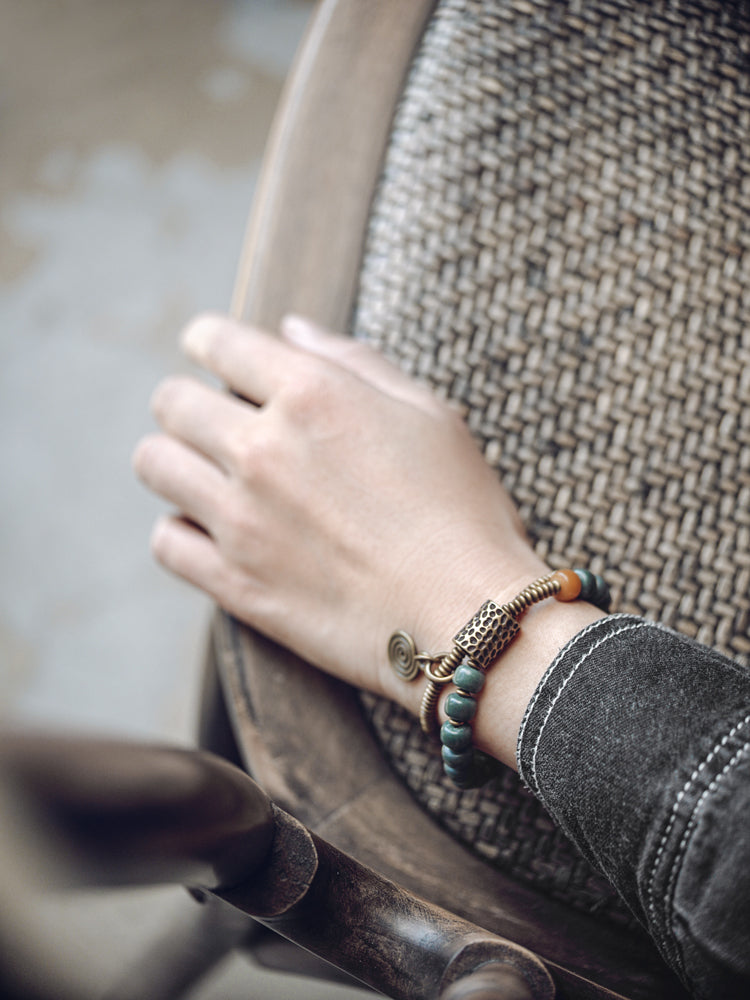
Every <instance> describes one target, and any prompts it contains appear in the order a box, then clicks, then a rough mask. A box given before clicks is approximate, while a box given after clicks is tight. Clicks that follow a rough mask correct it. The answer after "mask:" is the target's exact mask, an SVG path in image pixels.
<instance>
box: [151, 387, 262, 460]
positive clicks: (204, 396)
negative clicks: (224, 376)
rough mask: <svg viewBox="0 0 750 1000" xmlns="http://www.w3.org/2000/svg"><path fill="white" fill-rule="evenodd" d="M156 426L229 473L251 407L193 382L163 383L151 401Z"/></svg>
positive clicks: (245, 431) (247, 425)
mask: <svg viewBox="0 0 750 1000" xmlns="http://www.w3.org/2000/svg"><path fill="white" fill-rule="evenodd" d="M151 409H152V412H153V414H154V416H155V417H156V420H157V421H158V423H159V426H160V427H161V428H162V429H163V430H164V431H166V432H167V434H169V435H171V436H172V437H176V438H179V440H180V441H182V442H184V443H185V444H187V445H189V446H190V447H191V448H193V449H195V450H196V451H199V452H201V453H202V454H203V455H205V456H206V457H207V458H209V459H211V461H213V462H215V463H216V464H217V465H219V466H220V467H221V468H222V469H223V470H224V471H225V472H227V473H229V472H231V470H232V469H233V468H234V466H235V464H236V459H237V456H238V455H239V454H241V451H242V446H243V442H244V441H245V440H246V439H247V436H248V434H249V433H250V429H251V427H250V424H251V420H252V417H253V414H254V412H255V411H254V407H252V406H250V405H249V404H248V403H245V402H243V401H241V400H239V399H236V398H234V397H232V396H229V395H228V394H227V393H225V392H219V391H217V390H216V389H212V388H211V387H210V386H207V385H204V384H203V383H202V382H198V381H196V380H195V379H191V378H185V377H181V376H174V377H170V378H167V379H164V381H163V382H161V383H160V384H159V385H158V386H157V388H156V390H155V392H154V394H153V396H152V397H151Z"/></svg>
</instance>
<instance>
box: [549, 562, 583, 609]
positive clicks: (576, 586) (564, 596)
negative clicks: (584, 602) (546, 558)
mask: <svg viewBox="0 0 750 1000" xmlns="http://www.w3.org/2000/svg"><path fill="white" fill-rule="evenodd" d="M552 579H553V580H559V581H560V589H559V590H558V592H557V593H556V594H555V599H556V600H558V601H574V600H575V599H576V598H577V597H578V595H579V594H580V593H581V580H580V578H579V576H578V574H577V573H576V572H575V571H574V570H572V569H558V570H557V572H556V573H555V574H554V575H553V577H552Z"/></svg>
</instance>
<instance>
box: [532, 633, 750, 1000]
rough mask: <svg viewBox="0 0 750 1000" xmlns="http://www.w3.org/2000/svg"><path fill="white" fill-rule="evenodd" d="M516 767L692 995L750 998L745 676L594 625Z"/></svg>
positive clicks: (547, 689) (697, 652)
mask: <svg viewBox="0 0 750 1000" xmlns="http://www.w3.org/2000/svg"><path fill="white" fill-rule="evenodd" d="M518 764H519V771H520V774H521V777H522V778H523V780H524V782H525V783H526V784H527V786H528V787H529V788H530V789H531V791H532V792H533V793H534V794H535V795H537V796H538V797H539V799H541V801H542V802H543V804H544V805H545V806H546V808H547V809H548V810H549V812H550V813H551V814H552V815H553V817H554V818H555V819H556V820H557V822H558V823H559V824H560V825H561V826H562V828H563V829H564V830H565V831H566V832H567V833H568V835H569V836H570V837H571V838H572V839H573V841H574V842H575V843H576V844H577V845H578V847H579V848H580V849H581V850H582V852H583V853H584V854H585V855H586V857H587V858H588V859H589V860H590V861H591V862H592V863H593V864H594V865H595V866H596V867H598V868H599V869H600V870H601V871H602V872H603V873H604V874H605V875H606V876H607V877H608V878H609V879H610V881H611V882H612V883H613V884H614V885H615V887H616V888H617V889H618V891H619V892H620V893H621V895H622V897H623V898H624V900H625V902H626V903H627V904H628V905H629V906H630V907H631V909H632V910H633V912H634V913H635V915H636V916H637V917H638V918H639V920H641V921H642V922H643V924H644V925H645V927H646V928H647V929H648V931H649V933H650V934H651V936H652V937H653V939H654V940H655V942H656V944H657V947H658V948H659V950H660V952H661V954H662V955H663V956H664V958H665V960H666V961H667V962H668V964H669V965H670V966H671V967H672V968H673V969H674V970H675V971H676V972H677V974H678V975H679V976H680V977H681V979H682V980H683V982H684V983H685V984H686V986H687V987H688V989H689V990H690V991H691V993H692V994H693V995H694V996H696V997H700V998H711V1000H716V998H718V997H722V998H734V997H738V998H739V997H742V998H743V1000H745V998H746V997H748V996H750V991H749V987H750V672H748V671H747V670H745V669H744V668H743V667H741V666H739V665H738V664H736V663H733V662H732V661H731V660H728V659H726V658H725V657H723V656H721V655H719V654H718V653H716V652H713V651H712V650H709V649H706V648H705V647H703V646H700V645H698V644H697V643H695V642H693V641H691V640H690V639H687V638H685V637H684V636H680V635H678V634H676V633H674V632H672V631H670V630H669V629H666V628H662V627H660V626H658V625H654V624H652V623H650V622H646V621H644V620H642V619H640V618H636V617H633V616H630V615H612V616H610V617H608V618H603V619H601V620H600V621H598V622H596V623H595V624H594V625H592V626H590V627H589V628H587V629H585V630H584V631H583V632H580V633H579V634H578V635H577V636H576V637H575V638H574V639H573V640H572V641H571V642H570V643H569V644H568V645H567V646H566V647H565V648H564V649H563V650H562V651H561V652H560V654H559V655H558V656H557V658H556V659H555V661H554V662H553V663H552V665H551V666H550V668H549V669H548V671H547V673H546V674H545V676H544V677H543V678H542V680H541V682H540V684H539V686H538V688H537V690H536V692H535V694H534V697H533V699H532V701H531V702H530V704H529V706H528V708H527V711H526V715H525V718H524V721H523V724H522V726H521V730H520V733H519V740H518Z"/></svg>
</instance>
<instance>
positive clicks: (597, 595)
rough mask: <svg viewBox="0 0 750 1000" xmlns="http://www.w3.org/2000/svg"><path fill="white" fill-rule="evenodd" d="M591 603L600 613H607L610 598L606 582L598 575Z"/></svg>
mask: <svg viewBox="0 0 750 1000" xmlns="http://www.w3.org/2000/svg"><path fill="white" fill-rule="evenodd" d="M591 601H592V604H595V605H596V606H597V608H599V609H600V610H601V611H609V605H610V602H611V601H612V596H611V594H610V592H609V587H608V586H607V581H606V580H605V579H604V577H603V576H599V574H597V576H596V590H595V592H594V596H593V597H592V598H591Z"/></svg>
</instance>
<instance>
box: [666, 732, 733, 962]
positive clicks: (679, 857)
mask: <svg viewBox="0 0 750 1000" xmlns="http://www.w3.org/2000/svg"><path fill="white" fill-rule="evenodd" d="M749 723H750V715H746V716H745V717H744V719H742V720H741V721H740V722H738V723H736V725H734V726H732V728H731V729H730V730H729V732H728V733H726V734H725V735H724V736H723V737H722V738H721V739H720V740H719V742H718V743H717V744H716V745H715V746H714V748H713V749H712V750H711V752H710V753H709V754H708V755H707V756H706V757H705V758H704V759H703V760H702V761H701V763H700V764H699V765H698V766H697V767H696V768H695V770H694V771H693V773H692V774H691V775H690V777H689V778H688V780H687V781H686V782H685V784H684V785H683V786H682V788H681V789H680V791H679V792H678V793H677V795H676V797H675V801H674V804H673V806H672V811H671V812H670V815H669V819H668V821H667V825H666V827H665V829H664V834H663V836H662V838H661V840H660V841H659V847H658V848H657V851H656V855H655V857H654V863H653V865H652V866H651V874H650V876H649V880H648V886H647V888H646V901H647V905H648V917H649V922H650V923H651V925H652V928H653V930H654V932H656V931H657V929H658V935H659V937H660V939H661V944H662V946H663V947H664V949H665V951H672V952H673V953H674V952H675V949H674V948H670V946H669V943H668V940H667V930H666V928H667V927H668V926H669V921H670V917H669V912H670V911H671V906H672V893H673V891H674V886H675V883H676V881H677V877H678V875H679V871H678V869H679V867H680V866H681V865H682V861H683V860H684V858H683V856H684V853H685V852H686V849H687V844H688V840H689V839H690V836H691V835H692V832H693V829H694V827H695V823H696V821H695V816H696V813H697V812H698V810H699V809H700V808H702V806H703V804H704V803H705V800H706V797H707V796H708V794H709V792H711V791H715V790H716V787H717V784H718V782H719V780H720V779H721V778H723V777H724V776H725V774H726V773H727V772H728V771H729V770H730V768H731V767H733V766H734V764H735V763H736V762H737V760H738V759H739V757H740V756H741V755H742V753H743V752H746V751H747V750H748V749H750V743H746V744H745V746H744V747H743V748H742V750H739V751H737V753H736V754H735V755H734V757H732V759H731V760H730V761H729V763H728V764H726V765H725V767H724V768H723V770H722V771H721V772H720V774H719V775H717V776H716V777H715V778H714V779H713V780H712V781H711V783H710V784H709V785H708V786H707V787H706V788H705V789H704V790H703V793H702V794H701V796H700V798H699V799H698V801H697V802H696V804H695V806H694V807H693V811H692V814H691V817H690V820H689V822H688V824H687V826H686V827H685V832H684V834H683V837H682V840H681V841H680V845H679V847H678V848H677V853H676V855H675V859H674V862H673V867H672V872H671V874H670V877H669V883H668V885H667V891H666V894H665V899H666V901H667V904H666V906H665V910H664V922H663V926H662V927H659V926H658V925H657V911H656V890H655V882H656V871H657V868H658V867H659V863H660V861H661V858H662V855H663V854H664V851H665V850H666V846H667V841H668V840H669V836H670V834H671V832H672V830H673V829H674V825H675V823H676V822H677V814H678V811H679V808H680V803H681V802H682V800H683V799H684V798H685V796H686V795H688V793H689V792H690V790H691V788H692V786H693V785H694V784H695V782H696V781H697V780H698V778H699V777H700V775H701V773H702V772H703V771H704V770H705V769H706V768H707V767H708V765H709V764H710V763H711V761H713V759H714V758H715V757H716V755H717V754H718V753H719V752H720V751H721V750H722V749H723V748H724V747H725V746H726V745H727V743H728V742H729V741H730V740H732V739H733V738H734V737H735V736H736V735H737V733H738V732H739V731H740V729H742V728H743V727H744V726H747V725H748V724H749ZM674 957H675V958H676V959H677V960H678V961H681V960H680V956H679V955H675V956H674Z"/></svg>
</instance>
